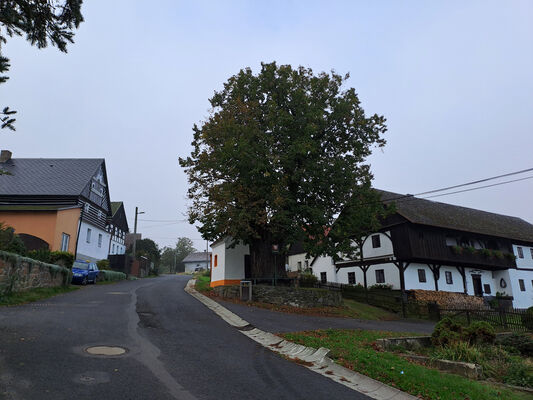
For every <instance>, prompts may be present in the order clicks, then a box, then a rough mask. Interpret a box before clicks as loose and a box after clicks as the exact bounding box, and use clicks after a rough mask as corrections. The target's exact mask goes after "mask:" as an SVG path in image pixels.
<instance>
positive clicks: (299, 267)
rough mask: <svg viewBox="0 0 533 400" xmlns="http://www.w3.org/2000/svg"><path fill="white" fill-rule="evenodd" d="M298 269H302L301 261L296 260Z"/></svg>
mask: <svg viewBox="0 0 533 400" xmlns="http://www.w3.org/2000/svg"><path fill="white" fill-rule="evenodd" d="M297 265H298V271H301V270H302V262H301V261H298V264H297Z"/></svg>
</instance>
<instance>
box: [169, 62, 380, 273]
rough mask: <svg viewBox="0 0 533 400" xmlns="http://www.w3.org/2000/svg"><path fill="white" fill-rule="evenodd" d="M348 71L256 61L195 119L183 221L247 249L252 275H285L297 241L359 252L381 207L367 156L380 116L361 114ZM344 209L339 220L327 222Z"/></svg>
mask: <svg viewBox="0 0 533 400" xmlns="http://www.w3.org/2000/svg"><path fill="white" fill-rule="evenodd" d="M347 79H348V75H346V76H344V77H342V76H340V75H338V74H336V73H334V72H332V73H331V74H326V73H319V74H318V75H314V74H313V72H312V70H311V69H307V68H304V67H299V68H292V67H291V66H290V65H282V66H278V65H277V64H276V63H275V62H274V63H270V64H264V63H263V64H262V67H261V71H260V72H259V74H257V75H253V73H252V71H251V70H250V69H249V68H247V69H243V70H241V71H240V72H239V73H238V74H237V75H235V76H233V77H231V78H230V79H229V80H228V81H227V82H226V83H225V84H224V88H223V89H222V90H221V91H219V92H215V94H214V96H213V97H212V98H211V99H210V103H211V106H212V108H213V110H212V112H211V115H210V116H209V118H208V119H207V120H206V121H205V122H204V123H203V124H202V125H201V126H197V125H195V126H194V128H193V130H194V140H193V142H192V145H193V151H192V153H191V155H190V156H189V157H187V158H185V159H182V158H180V160H179V161H180V165H181V166H182V167H184V168H185V171H186V173H187V175H188V179H189V183H190V188H189V191H188V194H189V198H190V199H191V200H192V205H191V206H190V209H189V222H190V223H195V222H199V223H200V228H199V230H200V232H201V233H202V235H203V237H204V238H205V239H208V240H217V239H219V238H221V237H224V236H230V237H232V238H233V239H234V240H235V242H236V241H242V242H244V243H245V244H248V245H249V246H250V256H251V257H250V258H251V274H252V277H272V276H273V275H277V276H283V275H284V274H285V266H284V257H279V256H278V257H277V259H276V256H275V255H274V254H273V252H272V245H273V244H277V245H278V246H279V249H280V250H281V252H283V251H284V249H286V248H287V246H288V245H290V244H293V243H295V242H296V241H299V240H303V241H304V248H305V250H306V251H308V252H309V253H310V254H311V255H318V254H329V255H331V256H334V257H337V251H339V250H341V249H342V250H344V251H346V252H349V253H353V252H356V251H357V247H356V245H355V244H354V243H353V241H352V240H351V237H352V236H358V235H359V234H360V233H361V232H362V231H365V230H367V229H368V227H369V226H372V225H376V224H377V221H378V217H379V215H380V213H381V212H382V209H383V207H382V206H381V204H380V202H379V198H378V197H377V196H378V195H377V194H376V193H375V192H374V191H373V190H372V189H371V185H370V184H371V180H372V174H371V172H370V165H369V164H368V163H366V158H367V157H368V156H369V155H370V154H371V152H372V149H373V148H375V147H382V146H384V144H385V140H384V139H383V138H382V135H383V134H384V133H385V131H386V126H385V118H384V117H382V116H379V115H376V114H375V115H371V116H366V115H365V112H364V110H363V109H362V107H361V104H360V101H359V98H358V97H357V94H356V92H355V90H354V89H353V88H349V89H346V90H344V89H343V84H344V83H345V81H346V80H347ZM341 212H343V216H344V218H343V221H342V223H340V222H338V223H337V224H335V225H334V222H335V221H336V218H337V216H338V215H339V214H340V213H341Z"/></svg>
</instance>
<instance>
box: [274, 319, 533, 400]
mask: <svg viewBox="0 0 533 400" xmlns="http://www.w3.org/2000/svg"><path fill="white" fill-rule="evenodd" d="M414 335H416V334H412V333H398V332H384V331H364V330H337V329H327V330H319V331H308V332H296V333H286V334H281V335H280V336H282V337H284V338H286V339H287V340H291V341H293V342H296V343H299V344H303V345H305V346H311V347H315V348H319V347H327V348H329V349H331V353H330V357H331V358H333V359H334V360H335V361H336V362H337V363H338V364H340V365H342V366H344V367H346V368H349V369H351V370H353V371H357V372H359V373H361V374H363V375H367V376H369V377H371V378H374V379H376V380H378V381H381V382H383V383H386V384H388V385H391V386H393V387H396V388H398V389H400V390H402V391H405V392H407V393H410V394H412V395H414V396H417V397H419V398H421V399H426V400H465V399H469V400H494V399H502V400H503V399H505V400H525V399H528V398H531V397H530V395H527V394H525V393H521V392H515V391H511V390H509V389H503V388H498V387H496V386H492V385H489V384H487V382H477V381H472V380H469V379H467V378H463V377H461V376H457V375H452V374H447V373H444V372H440V371H437V370H434V369H430V368H427V367H425V366H422V365H418V364H414V363H411V362H409V361H407V360H405V359H404V358H402V357H400V356H399V355H396V354H394V353H389V352H381V351H379V350H378V349H377V347H376V345H375V340H376V339H379V338H385V337H397V336H414ZM528 396H529V397H528Z"/></svg>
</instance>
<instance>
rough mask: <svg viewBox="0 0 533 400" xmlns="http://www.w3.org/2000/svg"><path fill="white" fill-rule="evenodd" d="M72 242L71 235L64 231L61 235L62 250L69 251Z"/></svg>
mask: <svg viewBox="0 0 533 400" xmlns="http://www.w3.org/2000/svg"><path fill="white" fill-rule="evenodd" d="M69 244H70V235H69V234H68V233H65V232H63V234H62V236H61V251H68V245H69Z"/></svg>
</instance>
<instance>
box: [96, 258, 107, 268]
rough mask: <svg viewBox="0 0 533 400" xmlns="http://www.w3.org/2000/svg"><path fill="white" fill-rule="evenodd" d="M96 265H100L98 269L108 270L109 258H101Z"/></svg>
mask: <svg viewBox="0 0 533 400" xmlns="http://www.w3.org/2000/svg"><path fill="white" fill-rule="evenodd" d="M96 265H97V266H98V269H99V270H106V269H109V260H106V259H104V260H100V261H98V262H97V263H96Z"/></svg>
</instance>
